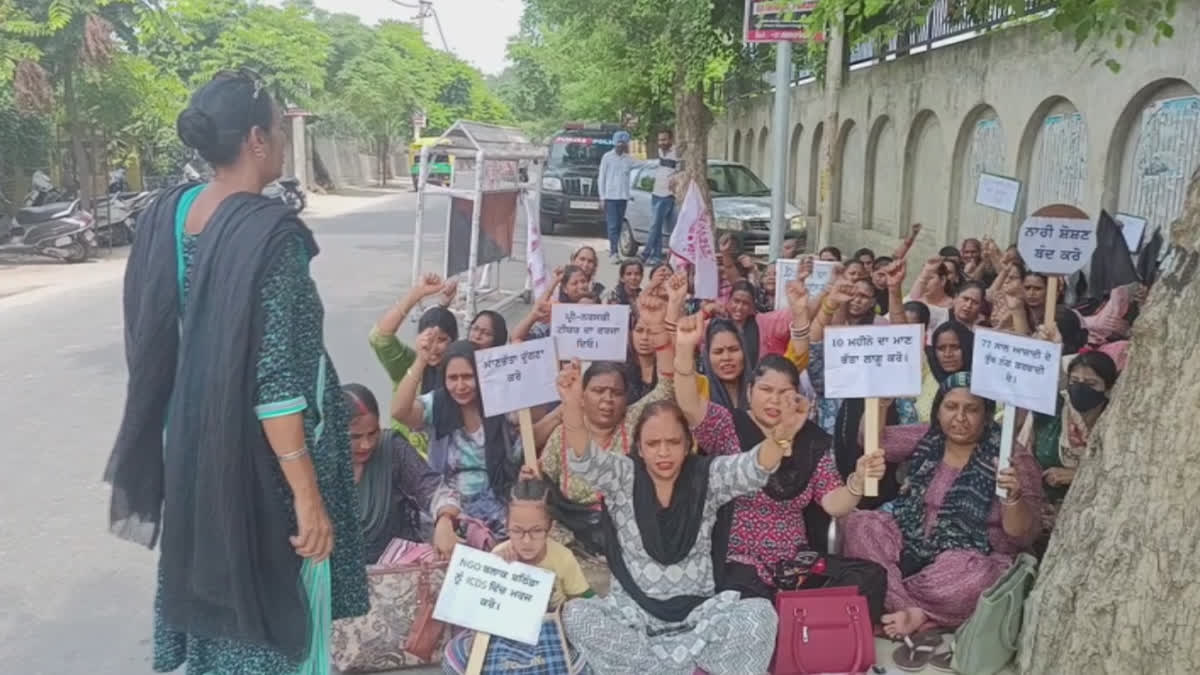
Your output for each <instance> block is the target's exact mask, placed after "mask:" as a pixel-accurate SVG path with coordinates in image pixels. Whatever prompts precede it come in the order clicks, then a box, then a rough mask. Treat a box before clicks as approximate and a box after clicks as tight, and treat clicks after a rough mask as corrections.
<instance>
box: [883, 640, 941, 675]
mask: <svg viewBox="0 0 1200 675" xmlns="http://www.w3.org/2000/svg"><path fill="white" fill-rule="evenodd" d="M941 645H942V636H941V634H940V633H938V632H936V631H926V632H923V633H916V634H913V635H905V636H904V644H902V645H900V646H899V647H896V651H894V652H892V663H895V664H896V667H897V668H899V669H900V670H903V671H905V672H908V673H917V672H920V671H921V669H923V668H924V667H925V666H927V665H929V662H930V661H931V660H932V659H933V654H934V651H935V650H936V649H937V648H938V647H940V646H941Z"/></svg>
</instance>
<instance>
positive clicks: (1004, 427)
mask: <svg viewBox="0 0 1200 675" xmlns="http://www.w3.org/2000/svg"><path fill="white" fill-rule="evenodd" d="M1047 306H1049V304H1047ZM1016 428H1017V409H1016V408H1014V407H1012V406H1011V405H1006V406H1004V422H1003V423H1002V424H1001V425H1000V456H999V457H997V458H996V469H997V470H999V469H1006V468H1008V467H1009V466H1011V465H1012V450H1013V436H1014V435H1015V433H1014V432H1015V431H1016ZM996 496H998V497H1003V498H1007V497H1008V493H1007V492H1006V491H1005V490H1004V489H1002V488H1001V487H1000V486H999V485H997V486H996Z"/></svg>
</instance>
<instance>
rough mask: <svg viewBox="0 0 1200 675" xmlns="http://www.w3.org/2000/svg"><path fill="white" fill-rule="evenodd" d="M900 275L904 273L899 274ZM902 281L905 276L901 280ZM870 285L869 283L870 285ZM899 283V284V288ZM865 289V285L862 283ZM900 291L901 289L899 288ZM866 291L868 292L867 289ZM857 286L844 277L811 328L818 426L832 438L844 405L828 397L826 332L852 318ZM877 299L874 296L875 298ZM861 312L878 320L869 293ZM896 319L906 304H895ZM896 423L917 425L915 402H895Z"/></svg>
mask: <svg viewBox="0 0 1200 675" xmlns="http://www.w3.org/2000/svg"><path fill="white" fill-rule="evenodd" d="M893 265H896V269H897V270H900V269H902V266H901V265H900V264H897V263H893ZM895 274H897V275H900V274H902V272H899V271H898V272H895ZM898 278H899V279H902V278H903V277H902V276H899V277H898ZM868 283H869V282H868ZM891 283H892V281H891V280H889V284H891ZM898 283H899V282H898V281H897V282H896V284H898ZM860 285H861V283H860ZM897 288H898V285H897ZM863 290H864V291H865V289H863ZM854 294H855V291H854V284H853V283H852V282H850V281H848V280H846V279H845V278H844V277H843V278H841V279H839V280H838V281H836V282H834V284H833V286H832V288H830V289H829V291H827V292H826V293H824V294H823V296H822V299H821V300H820V302H819V303H817V304H818V306H819V307H820V310H819V311H818V312H817V315H816V316H815V317H813V319H812V323H811V325H810V326H809V335H808V339H809V348H808V378H809V380H810V381H811V382H812V387H813V390H814V391H815V393H816V397H817V399H816V406H815V407H816V411H817V415H816V419H817V424H819V425H820V427H821V428H822V429H823V430H824V431H825V433H827V434H830V435H831V436H832V435H833V434H834V432H835V431H836V430H837V420H838V414H839V412H840V411H841V408H842V405H843V403H844V400H843V399H834V398H826V397H825V329H826V328H830V327H834V326H837V325H841V324H844V323H845V322H846V320H847V318H848V316H847V306H849V305H850V304H852V303H854V302H856V300H855V299H854ZM872 297H874V296H872ZM857 303H858V304H859V305H860V309H861V308H862V307H865V312H866V315H868V316H874V313H873V311H872V310H871V307H872V306H873V305H870V304H869V302H868V300H867V298H866V297H865V293H864V294H863V297H862V298H859V299H858V300H857ZM892 307H893V311H892V314H891V316H892V318H894V319H895V320H896V322H899V321H900V319H901V317H902V316H903V303H900V302H895V303H893V304H892ZM895 415H896V419H897V420H898V421H899V422H900V423H901V424H910V423H912V422H915V421H916V409H915V408H914V406H913V402H912V401H911V400H908V399H900V400H897V401H896V402H895Z"/></svg>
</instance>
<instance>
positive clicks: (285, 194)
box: [263, 176, 308, 213]
mask: <svg viewBox="0 0 1200 675" xmlns="http://www.w3.org/2000/svg"><path fill="white" fill-rule="evenodd" d="M263 196H264V197H270V198H271V199H278V200H279V201H281V202H283V203H284V204H286V205H287V206H288V208H290V209H292V210H293V211H295V212H296V213H300V212H301V211H303V210H304V207H305V206H306V205H307V203H308V199H307V198H306V197H305V196H304V188H302V187H300V180H299V179H297V178H295V177H291V176H289V177H287V178H280V179H279V180H277V181H275V182H274V183H271V184H269V185H267V187H266V188H264V189H263Z"/></svg>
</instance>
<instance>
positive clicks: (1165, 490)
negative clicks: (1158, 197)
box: [1020, 171, 1200, 675]
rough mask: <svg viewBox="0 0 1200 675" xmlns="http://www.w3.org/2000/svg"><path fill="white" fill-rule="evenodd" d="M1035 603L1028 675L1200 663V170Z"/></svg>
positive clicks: (1186, 668)
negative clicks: (1199, 511)
mask: <svg viewBox="0 0 1200 675" xmlns="http://www.w3.org/2000/svg"><path fill="white" fill-rule="evenodd" d="M1169 251H1170V252H1169V255H1168V258H1167V260H1166V261H1164V264H1163V268H1162V276H1161V277H1160V278H1159V280H1158V281H1157V282H1156V283H1155V286H1154V290H1153V293H1152V294H1151V296H1150V301H1149V303H1148V304H1147V306H1146V307H1145V308H1144V309H1143V311H1142V313H1141V316H1140V317H1139V318H1138V320H1137V323H1136V324H1135V326H1134V331H1133V343H1132V350H1131V352H1130V358H1129V365H1128V367H1127V369H1126V370H1125V372H1124V373H1123V374H1122V375H1121V379H1120V382H1119V383H1118V385H1117V389H1116V392H1115V396H1114V398H1113V399H1112V402H1111V403H1110V404H1109V410H1108V411H1107V412H1106V413H1105V414H1104V416H1103V417H1102V418H1101V421H1100V425H1099V427H1098V428H1097V430H1096V431H1095V432H1094V433H1093V434H1092V437H1091V442H1090V444H1089V448H1088V455H1087V456H1086V457H1085V458H1084V460H1083V462H1082V465H1081V467H1080V469H1079V471H1078V473H1077V474H1076V476H1075V480H1074V483H1073V484H1072V485H1071V491H1070V492H1069V493H1068V495H1067V499H1066V503H1065V504H1064V507H1063V509H1062V512H1061V514H1060V515H1059V518H1058V523H1057V525H1056V527H1055V530H1054V536H1053V538H1052V539H1051V540H1050V548H1049V551H1048V552H1047V554H1046V558H1045V560H1044V561H1043V562H1042V566H1041V570H1040V572H1039V578H1038V581H1037V584H1036V585H1035V587H1034V590H1033V594H1032V595H1031V596H1030V598H1029V601H1028V605H1027V607H1026V613H1025V618H1026V626H1025V628H1024V631H1023V636H1022V641H1021V654H1020V666H1021V672H1022V673H1028V674H1030V675H1042V674H1043V673H1053V674H1054V675H1065V674H1070V673H1081V674H1083V673H1086V674H1087V675H1097V674H1109V673H1111V674H1112V675H1126V674H1128V673H1191V672H1196V671H1197V670H1198V669H1200V640H1197V639H1196V629H1197V626H1198V623H1200V618H1198V615H1197V608H1200V583H1197V579H1200V520H1198V519H1197V518H1196V504H1197V503H1198V502H1200V462H1197V461H1196V451H1195V448H1196V438H1197V437H1198V436H1200V416H1198V415H1197V414H1196V413H1197V411H1198V410H1200V358H1198V357H1197V351H1196V345H1197V344H1200V278H1198V277H1197V271H1198V269H1200V171H1198V172H1197V173H1196V174H1195V175H1194V176H1193V177H1192V182H1191V185H1190V187H1189V189H1188V197H1187V202H1186V205H1185V207H1184V212H1183V215H1182V217H1181V218H1180V220H1178V221H1176V223H1175V224H1174V225H1173V226H1172V228H1171V235H1170V249H1169Z"/></svg>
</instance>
